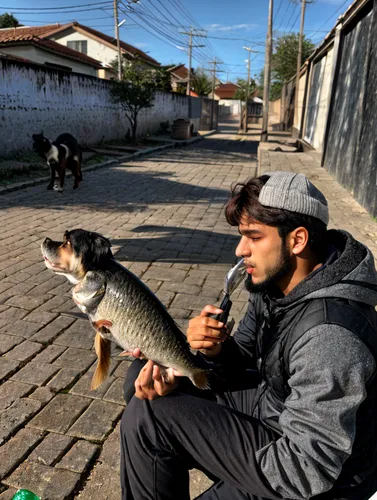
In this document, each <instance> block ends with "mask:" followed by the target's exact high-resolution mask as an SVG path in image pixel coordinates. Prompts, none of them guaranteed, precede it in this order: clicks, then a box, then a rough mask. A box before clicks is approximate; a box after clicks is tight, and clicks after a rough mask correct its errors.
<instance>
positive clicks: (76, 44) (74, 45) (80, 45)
mask: <svg viewBox="0 0 377 500" xmlns="http://www.w3.org/2000/svg"><path fill="white" fill-rule="evenodd" d="M67 47H68V48H69V49H73V50H77V52H81V53H82V54H87V53H88V42H87V41H86V40H72V41H69V42H67Z"/></svg>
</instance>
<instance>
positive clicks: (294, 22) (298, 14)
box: [289, 10, 301, 32]
mask: <svg viewBox="0 0 377 500" xmlns="http://www.w3.org/2000/svg"><path fill="white" fill-rule="evenodd" d="M300 14H301V12H300V10H299V11H298V13H297V17H296V19H295V20H294V21H293V23H292V26H291V29H290V30H289V32H292V30H293V27H294V25H295V24H296V23H297V21H298V18H299V17H300Z"/></svg>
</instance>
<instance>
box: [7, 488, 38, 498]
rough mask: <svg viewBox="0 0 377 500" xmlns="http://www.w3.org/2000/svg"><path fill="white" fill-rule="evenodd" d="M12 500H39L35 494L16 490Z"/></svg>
mask: <svg viewBox="0 0 377 500" xmlns="http://www.w3.org/2000/svg"><path fill="white" fill-rule="evenodd" d="M12 500H41V499H40V497H38V496H37V495H36V494H35V493H33V492H32V491H29V490H18V491H17V493H16V494H15V495H14V497H12Z"/></svg>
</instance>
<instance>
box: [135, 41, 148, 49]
mask: <svg viewBox="0 0 377 500" xmlns="http://www.w3.org/2000/svg"><path fill="white" fill-rule="evenodd" d="M135 47H139V49H142V48H143V47H148V44H147V43H142V42H141V43H135Z"/></svg>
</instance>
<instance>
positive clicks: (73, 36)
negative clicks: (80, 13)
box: [50, 30, 117, 64]
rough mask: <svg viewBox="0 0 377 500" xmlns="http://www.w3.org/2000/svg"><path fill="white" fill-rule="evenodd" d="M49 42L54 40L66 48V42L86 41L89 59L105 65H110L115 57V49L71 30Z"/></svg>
mask: <svg viewBox="0 0 377 500" xmlns="http://www.w3.org/2000/svg"><path fill="white" fill-rule="evenodd" d="M50 39H51V40H54V41H55V42H57V43H61V44H62V45H65V46H66V47H67V42H68V41H70V42H72V41H79V40H86V41H87V47H88V53H87V55H88V56H89V57H93V59H97V61H101V62H103V63H106V64H110V63H111V62H112V61H114V59H115V58H116V57H117V49H116V47H114V48H110V47H108V46H107V45H105V44H104V43H99V42H97V41H96V40H93V38H89V37H88V36H86V35H84V34H82V33H78V32H77V31H74V30H72V32H71V33H69V34H67V35H64V36H62V37H60V36H59V34H57V35H55V36H52V37H50Z"/></svg>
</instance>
